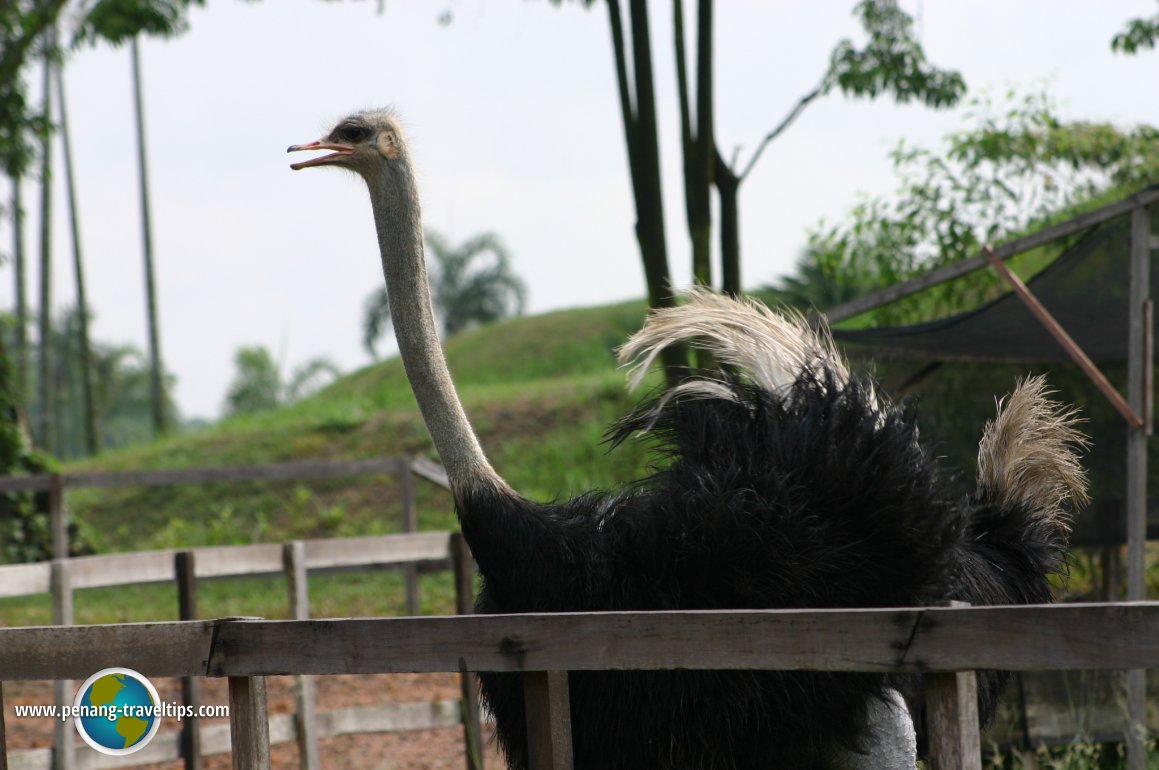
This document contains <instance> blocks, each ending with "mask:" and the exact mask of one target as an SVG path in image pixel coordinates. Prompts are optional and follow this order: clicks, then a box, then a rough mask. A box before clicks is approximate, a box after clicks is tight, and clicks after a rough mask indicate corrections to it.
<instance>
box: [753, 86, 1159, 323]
mask: <svg viewBox="0 0 1159 770" xmlns="http://www.w3.org/2000/svg"><path fill="white" fill-rule="evenodd" d="M1008 96H1009V103H1008V104H1006V105H995V104H993V103H992V102H990V101H988V100H978V101H976V102H975V103H974V104H973V105H972V109H971V111H970V118H971V119H972V120H973V121H974V126H973V127H972V128H970V129H968V130H965V131H961V132H957V133H953V134H951V135H950V136H948V137H947V138H946V140H945V147H944V148H942V149H939V150H937V151H933V150H929V149H926V148H921V147H911V146H907V145H905V144H904V143H903V144H899V145H898V147H897V148H896V149H895V150H894V151H893V152H892V153H891V158H892V160H893V164H894V169H895V172H896V173H897V175H898V180H899V189H898V191H897V193H896V194H895V195H894V196H890V197H877V198H870V199H866V200H864V201H862V202H860V203H859V204H858V205H857V206H855V207H854V208H853V210H852V211H851V212H850V216H849V220H848V221H846V222H843V223H840V224H836V225H828V224H824V223H822V224H820V225H818V226H817V227H816V228H814V229H813V230H812V231H811V232H810V234H809V248H808V250H807V251H806V253H805V255H804V256H803V258H802V260H801V262H800V263H799V264H798V266H797V268H796V274H795V275H793V276H790V277H788V278H785V279H782V280H781V281H780V282H779V284H778V285H776V286H774V287H772V290H773V292H774V293H775V294H777V295H778V297H779V298H781V299H782V300H784V301H787V302H791V303H792V304H796V305H798V306H805V307H808V306H810V305H811V306H815V307H818V308H827V307H832V306H833V305H834V304H840V303H839V302H834V300H836V299H837V298H840V301H841V302H844V301H848V300H850V299H853V298H854V297H853V296H850V294H851V293H853V294H854V295H857V294H861V293H865V292H868V291H870V290H873V289H876V288H879V287H881V286H887V285H890V284H893V283H897V282H898V281H901V280H904V279H906V278H910V277H912V276H914V275H917V274H919V273H922V272H924V271H927V270H929V269H931V268H934V267H937V266H938V265H941V264H945V263H949V262H956V261H959V260H961V259H964V258H966V257H969V256H973V255H974V254H976V253H977V252H978V250H979V249H980V248H981V247H982V245H983V244H985V243H987V242H994V241H1000V240H1002V239H1005V238H1009V237H1011V236H1013V235H1015V234H1018V233H1021V232H1025V231H1026V230H1028V229H1031V228H1032V227H1033V226H1035V225H1037V224H1040V223H1043V222H1045V221H1047V220H1048V219H1051V218H1054V217H1057V216H1060V215H1062V214H1061V212H1068V211H1070V210H1072V209H1073V208H1075V207H1079V206H1082V205H1084V204H1086V203H1088V202H1090V201H1092V200H1102V199H1105V198H1106V197H1110V196H1116V195H1120V194H1126V193H1127V192H1130V191H1132V190H1134V189H1136V188H1138V187H1139V186H1141V185H1143V184H1146V183H1148V182H1153V181H1155V180H1157V179H1159V131H1157V130H1156V129H1155V128H1153V127H1151V126H1137V127H1134V128H1130V129H1122V128H1118V127H1115V126H1113V125H1111V124H1107V123H1089V122H1081V121H1079V122H1069V123H1067V122H1063V121H1062V120H1060V119H1059V118H1058V117H1057V115H1056V113H1055V109H1054V106H1053V104H1052V103H1051V102H1050V100H1049V98H1048V97H1047V96H1045V95H1041V94H1033V95H1029V96H1024V97H1021V98H1015V97H1014V96H1013V95H1008ZM999 290H1000V287H999V286H998V284H997V283H996V282H995V280H994V279H993V278H992V277H990V276H989V275H988V273H986V272H984V271H983V272H979V273H975V274H973V275H972V276H970V277H968V278H964V279H961V280H958V281H955V282H953V283H950V284H942V285H941V286H939V287H937V288H935V289H933V290H931V291H929V292H926V293H924V294H923V295H920V296H917V297H912V298H910V299H908V300H904V301H900V302H897V303H894V304H892V305H887V306H885V307H882V308H878V309H877V310H875V311H873V313H872V314H870V315H869V316H867V317H866V319H865V320H866V322H868V323H880V324H892V323H907V322H912V321H917V320H922V319H924V318H928V317H930V316H931V315H932V314H933V311H934V310H935V309H936V310H937V312H938V313H939V314H946V313H951V312H956V311H959V310H964V309H966V308H968V307H972V306H975V305H977V304H978V303H979V302H981V301H983V300H984V299H986V298H988V297H990V296H992V295H993V294H994V293H995V292H996V291H999ZM935 305H936V308H935V307H934V306H935Z"/></svg>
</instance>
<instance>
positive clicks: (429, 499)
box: [66, 302, 645, 552]
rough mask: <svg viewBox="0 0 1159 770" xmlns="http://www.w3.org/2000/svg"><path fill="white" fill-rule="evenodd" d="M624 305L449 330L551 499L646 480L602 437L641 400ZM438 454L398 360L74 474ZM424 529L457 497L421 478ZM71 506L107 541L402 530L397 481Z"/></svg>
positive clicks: (105, 495) (446, 517)
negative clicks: (632, 391)
mask: <svg viewBox="0 0 1159 770" xmlns="http://www.w3.org/2000/svg"><path fill="white" fill-rule="evenodd" d="M644 310H645V309H644V304H643V303H642V302H629V303H624V304H620V305H613V306H609V307H602V308H583V309H576V310H565V311H560V312H555V313H549V314H546V315H542V316H536V317H529V318H520V319H514V320H511V321H507V322H504V323H500V324H495V325H491V326H486V327H482V328H477V329H473V330H470V331H468V332H465V333H463V334H460V335H457V336H455V337H453V338H451V339H450V340H449V341H448V342H447V344H446V351H447V358H448V360H449V363H450V366H451V369H452V371H453V372H454V376H455V380H456V385H457V387H458V389H459V392H460V395H461V397H462V399H463V402H464V405H465V407H466V409H467V411H468V413H469V415H470V417H471V420H472V422H473V424H474V425H475V427H476V430H477V431H478V433H479V436H480V439H481V441H482V443H483V445H484V448H485V449H486V451H487V452H488V455H489V456H490V457H491V458H492V461H493V462H494V464H495V465H496V467H497V468H498V469H499V471H500V472H501V473H502V474H503V475H504V476H505V477H506V478H508V479H509V480H510V481H511V482H512V483H513V484H514V485H515V486H516V487H517V488H518V489H520V490H521V491H523V492H524V493H526V494H528V495H532V496H536V497H548V498H550V497H556V496H559V495H561V494H567V493H569V492H574V491H576V490H578V489H581V488H589V487H593V486H608V485H613V484H617V483H621V482H623V481H626V480H628V479H632V478H635V477H637V476H638V475H639V474H640V473H641V472H642V467H643V461H644V460H643V454H642V452H641V451H640V450H639V449H637V448H634V447H625V448H623V449H621V450H619V451H617V452H616V453H615V454H614V455H612V456H608V455H607V453H606V448H605V447H604V446H603V445H602V444H601V440H602V436H603V431H604V430H605V429H606V427H607V426H608V425H609V424H610V423H611V422H613V421H614V420H615V419H616V418H617V417H618V416H620V415H621V414H623V413H624V412H626V411H627V410H628V409H630V408H631V405H632V400H631V398H630V397H629V396H628V394H626V393H625V391H624V388H623V375H622V374H621V373H620V372H618V371H617V369H616V365H615V360H614V354H613V349H614V347H615V346H617V345H619V344H621V343H623V341H624V340H625V339H626V338H627V336H628V335H629V334H630V333H631V332H632V331H634V330H635V329H637V328H638V327H639V326H640V324H641V323H642V321H643V316H644ZM398 454H412V455H426V456H430V457H434V456H435V455H434V451H433V448H432V445H431V442H430V438H429V436H428V434H427V431H426V428H425V426H424V425H423V423H422V420H421V418H420V417H419V414H418V409H417V406H416V404H415V401H414V397H413V395H412V393H411V390H410V387H409V384H408V383H407V380H406V376H405V373H404V372H403V370H402V367H401V365H400V362H399V361H398V360H397V359H394V360H390V361H386V362H383V363H380V364H376V365H373V366H368V367H366V368H364V369H362V370H360V371H357V372H354V373H353V374H351V375H349V376H347V377H344V378H342V379H341V380H339V381H338V382H336V383H334V384H333V385H331V386H330V387H329V388H327V389H325V390H324V391H322V392H320V393H318V394H315V395H314V396H312V397H310V398H308V399H305V400H303V401H301V402H299V403H296V404H294V405H292V406H289V407H287V408H284V409H279V410H275V411H270V412H266V413H262V414H256V415H250V416H244V417H238V418H234V419H231V420H226V421H223V422H221V423H219V424H216V425H213V426H211V427H208V428H205V429H203V430H200V431H198V432H196V433H192V434H188V435H182V436H174V437H170V438H166V439H163V440H160V441H156V442H152V443H149V444H145V445H141V446H137V447H133V448H129V449H126V450H123V451H119V452H115V453H110V454H107V455H103V456H101V457H99V458H97V459H95V460H90V461H87V462H83V463H77V464H75V465H73V466H71V467H70V468H67V469H66V470H77V469H82V468H83V469H85V470H125V469H137V468H181V467H191V466H200V465H232V464H241V463H264V462H278V461H285V460H294V459H305V458H330V459H347V458H360V457H377V456H392V455H398ZM417 491H418V496H419V509H420V515H419V520H420V526H421V527H422V528H423V529H447V528H453V527H454V526H455V521H454V517H453V515H452V514H451V502H450V498H449V495H447V494H446V493H445V492H442V491H440V490H437V489H434V488H433V487H432V486H431V485H428V484H425V483H421V482H420V483H419V484H418V485H417ZM68 502H69V507H70V509H71V510H72V512H73V515H74V518H75V519H76V520H77V522H78V523H79V525H80V527H81V529H82V531H83V532H84V534H85V536H86V537H87V538H88V540H89V541H90V542H92V543H93V544H94V545H95V546H96V548H97V550H98V551H102V552H108V551H125V550H139V549H144V548H161V547H175V546H189V545H208V544H228V543H249V542H280V541H284V540H288V539H293V538H302V537H329V536H349V535H358V534H382V533H387V532H392V531H396V530H397V518H398V517H397V513H396V512H397V510H398V508H399V498H398V494H397V490H396V483H395V481H394V480H393V479H386V478H373V477H366V478H353V479H340V480H329V481H320V482H301V483H245V484H239V483H233V484H211V485H201V486H176V487H154V488H122V489H114V490H70V491H69V493H68Z"/></svg>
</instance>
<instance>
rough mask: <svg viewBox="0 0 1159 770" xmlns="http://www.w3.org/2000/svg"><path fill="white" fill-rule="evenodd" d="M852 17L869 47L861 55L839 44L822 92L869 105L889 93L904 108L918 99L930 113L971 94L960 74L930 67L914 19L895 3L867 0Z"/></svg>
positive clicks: (848, 44)
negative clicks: (837, 92) (863, 99)
mask: <svg viewBox="0 0 1159 770" xmlns="http://www.w3.org/2000/svg"><path fill="white" fill-rule="evenodd" d="M853 12H854V15H856V16H858V17H859V18H860V19H861V25H862V27H863V28H864V29H865V31H866V33H868V35H869V42H868V43H867V44H866V45H865V47H864V48H862V49H858V48H856V47H855V46H854V45H853V43H852V42H851V41H849V40H842V41H841V42H840V43H838V44H837V47H836V48H834V49H833V54H832V55H831V57H830V64H829V71H828V72H827V73H826V74H825V78H824V80H823V81H822V91H823V92H828V91H829V90H831V89H832V88H833V87H834V86H836V87H838V88H840V89H841V92H842V93H843V94H845V95H846V96H854V97H866V98H869V99H875V98H877V97H878V96H881V95H883V94H887V93H888V94H892V95H893V98H894V99H896V100H897V101H899V102H902V103H905V102H909V101H913V100H915V99H916V100H918V101H921V102H922V103H923V104H925V105H926V106H929V107H951V106H953V105H954V104H956V103H957V102H958V100H959V99H961V98H962V96H963V94H965V93H966V82H965V81H964V80H963V79H962V75H961V73H959V72H957V71H954V70H942V69H938V68H937V67H934V66H932V65H931V64H929V63H928V62H927V61H926V55H925V51H924V50H923V49H922V46H921V43H920V42H919V41H918V39H917V38H916V37H915V36H914V34H913V19H912V18H911V17H910V15H909V14H908V13H906V12H905V11H903V10H902V9H901V8H899V7H898V5H897V3H896V2H894V0H862V2H860V3H858V4H857V7H856V8H854V11H853Z"/></svg>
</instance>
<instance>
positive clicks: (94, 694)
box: [73, 668, 161, 755]
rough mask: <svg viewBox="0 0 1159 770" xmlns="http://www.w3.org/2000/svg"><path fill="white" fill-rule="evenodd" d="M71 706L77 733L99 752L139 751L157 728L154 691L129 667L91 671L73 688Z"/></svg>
mask: <svg viewBox="0 0 1159 770" xmlns="http://www.w3.org/2000/svg"><path fill="white" fill-rule="evenodd" d="M73 705H74V710H73V713H74V714H75V715H76V716H75V718H74V719H73V722H74V723H75V724H76V729H77V732H79V733H80V736H81V738H83V739H84V741H85V743H87V744H88V745H89V746H92V747H93V748H94V749H96V750H97V751H99V752H101V753H102V754H112V755H123V754H132V753H133V752H135V751H140V750H141V749H143V748H145V746H147V745H148V744H149V741H151V740H152V739H153V736H154V735H156V733H157V730H158V728H159V727H161V718H160V714H161V699H160V698H159V697H158V696H157V690H156V689H155V688H154V687H153V683H152V682H150V681H149V680H148V679H146V678H145V677H144V676H142V675H141V674H139V673H137V672H136V671H134V670H132V669H131V668H106V669H102V670H101V671H98V672H97V673H95V674H93V675H92V676H90V677H89V678H88V679H86V680H85V682H84V684H82V685H81V686H80V688H79V689H78V690H77V694H76V700H75V702H74V704H73Z"/></svg>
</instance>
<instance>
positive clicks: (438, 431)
mask: <svg viewBox="0 0 1159 770" xmlns="http://www.w3.org/2000/svg"><path fill="white" fill-rule="evenodd" d="M370 199H371V204H372V205H373V207H374V221H375V226H376V228H377V230H378V245H379V249H380V251H381V252H382V270H383V274H384V275H385V277H386V286H387V296H388V298H389V301H390V317H391V320H392V322H393V323H394V334H395V337H396V338H397V340H398V349H399V354H400V355H401V357H402V362H403V366H404V368H405V369H406V374H407V377H408V379H409V380H410V384H411V389H412V390H413V391H414V394H415V399H416V400H417V401H418V405H419V410H420V411H421V412H422V415H423V420H424V421H425V422H426V425H427V430H429V431H430V434H431V438H432V439H434V442H435V448H436V449H438V451H439V456H440V457H441V458H442V460H443V466H444V467H445V468H446V469H447V476H448V478H449V479H450V481H451V488H452V489H453V490H455V492H456V497H457V496H458V492H459V491H460V490H462V489H463V488H464V485H466V484H469V483H475V482H480V481H492V482H495V483H498V484H499V485H502V486H506V485H505V484H503V482H502V481H501V480H500V479H499V476H498V474H496V473H495V471H494V470H493V469H492V468H491V465H490V464H489V463H488V462H487V458H486V456H485V455H484V454H483V449H482V447H480V446H479V440H478V439H477V438H476V437H475V432H474V431H473V430H472V429H471V424H470V422H468V421H467V414H466V412H464V411H463V405H462V404H461V403H460V402H459V397H458V394H456V393H455V386H454V384H453V383H452V382H451V373H450V371H449V370H448V369H447V361H446V359H445V358H444V357H443V349H442V345H441V344H440V343H439V335H438V332H437V330H436V327H435V320H434V311H433V310H432V308H431V294H430V287H429V285H428V283H427V267H426V260H425V259H424V257H423V234H422V213H421V210H420V206H419V197H418V188H417V186H416V185H415V181H414V175H413V173H412V172H411V171H410V169H409V167H408V166H406V165H404V164H402V163H399V164H397V165H396V166H395V171H394V173H384V174H383V175H382V176H381V177H380V178H379V180H378V182H377V183H376V184H372V185H371V187H370Z"/></svg>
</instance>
